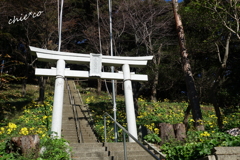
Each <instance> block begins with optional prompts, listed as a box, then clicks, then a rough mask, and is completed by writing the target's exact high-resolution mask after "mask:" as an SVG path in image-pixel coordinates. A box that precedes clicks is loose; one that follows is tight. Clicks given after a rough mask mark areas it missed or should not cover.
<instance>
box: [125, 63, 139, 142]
mask: <svg viewBox="0 0 240 160" xmlns="http://www.w3.org/2000/svg"><path fill="white" fill-rule="evenodd" d="M122 69H123V77H124V78H123V79H124V97H125V106H126V115H127V125H128V131H129V133H131V134H132V135H133V136H134V137H135V138H136V139H138V137H137V126H136V116H135V110H134V102H133V91H132V82H131V74H130V66H129V65H128V64H124V65H123V67H122ZM129 142H135V141H134V140H133V139H132V138H131V137H129Z"/></svg>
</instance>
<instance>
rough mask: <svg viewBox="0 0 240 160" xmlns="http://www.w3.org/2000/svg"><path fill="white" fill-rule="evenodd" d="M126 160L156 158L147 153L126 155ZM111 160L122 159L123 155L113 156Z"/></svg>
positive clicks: (151, 159)
mask: <svg viewBox="0 0 240 160" xmlns="http://www.w3.org/2000/svg"><path fill="white" fill-rule="evenodd" d="M127 159H128V160H156V159H155V158H153V157H152V156H150V155H149V156H148V155H127ZM112 160H124V155H121V156H114V157H113V158H112Z"/></svg>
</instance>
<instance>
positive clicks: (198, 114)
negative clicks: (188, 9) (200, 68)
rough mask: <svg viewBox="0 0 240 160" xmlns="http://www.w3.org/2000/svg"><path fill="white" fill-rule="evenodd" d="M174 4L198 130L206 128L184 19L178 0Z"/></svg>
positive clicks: (182, 56)
mask: <svg viewBox="0 0 240 160" xmlns="http://www.w3.org/2000/svg"><path fill="white" fill-rule="evenodd" d="M172 4H173V12H174V17H175V21H176V29H177V33H178V37H179V46H180V49H181V51H180V53H181V54H180V55H181V61H182V68H183V72H184V76H185V82H186V86H187V91H188V97H189V100H190V106H191V107H192V114H193V119H194V121H195V127H196V128H197V130H204V126H203V119H202V113H201V108H200V104H199V99H198V94H197V90H196V86H195V82H194V78H193V74H192V70H191V65H190V61H189V59H188V53H187V48H186V39H185V34H184V29H183V25H182V20H181V17H180V15H179V14H178V10H179V8H178V1H177V0H172Z"/></svg>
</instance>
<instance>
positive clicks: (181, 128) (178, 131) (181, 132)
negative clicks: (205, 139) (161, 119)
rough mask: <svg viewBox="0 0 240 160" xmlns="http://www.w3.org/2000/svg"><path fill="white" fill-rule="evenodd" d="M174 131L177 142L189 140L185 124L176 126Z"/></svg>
mask: <svg viewBox="0 0 240 160" xmlns="http://www.w3.org/2000/svg"><path fill="white" fill-rule="evenodd" d="M173 129H174V132H175V137H176V139H177V140H179V141H184V140H185V139H186V138H187V135H186V127H185V125H184V124H183V123H177V124H174V125H173Z"/></svg>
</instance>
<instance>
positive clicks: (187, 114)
mask: <svg viewBox="0 0 240 160" xmlns="http://www.w3.org/2000/svg"><path fill="white" fill-rule="evenodd" d="M190 111H191V105H188V107H187V109H186V111H185V114H184V119H183V124H184V125H185V127H186V128H188V117H189V116H190Z"/></svg>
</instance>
